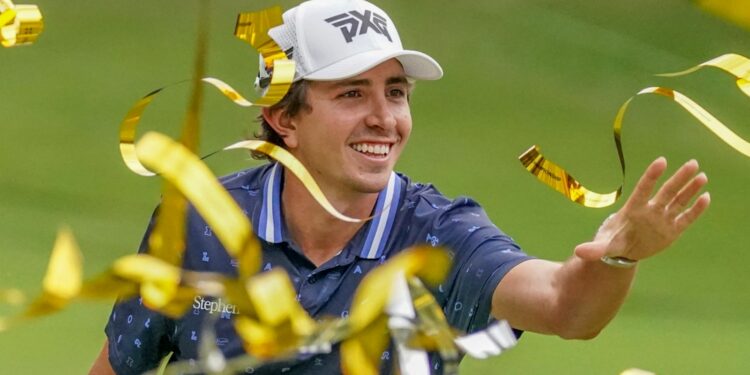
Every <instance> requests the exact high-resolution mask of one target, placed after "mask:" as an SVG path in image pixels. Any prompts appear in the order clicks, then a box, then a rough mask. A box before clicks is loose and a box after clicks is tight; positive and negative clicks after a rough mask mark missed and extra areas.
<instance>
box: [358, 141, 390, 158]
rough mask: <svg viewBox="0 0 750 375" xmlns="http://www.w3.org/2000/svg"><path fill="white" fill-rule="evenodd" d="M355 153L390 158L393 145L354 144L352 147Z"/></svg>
mask: <svg viewBox="0 0 750 375" xmlns="http://www.w3.org/2000/svg"><path fill="white" fill-rule="evenodd" d="M350 147H351V148H353V149H354V151H357V152H359V153H362V154H365V155H370V156H388V153H389V152H391V145H390V144H387V143H354V144H352V145H350Z"/></svg>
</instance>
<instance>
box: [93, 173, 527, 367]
mask: <svg viewBox="0 0 750 375" xmlns="http://www.w3.org/2000/svg"><path fill="white" fill-rule="evenodd" d="M283 175H284V173H283V167H282V166H281V165H279V164H277V163H270V164H266V165H264V166H261V167H257V168H253V169H248V170H245V171H241V172H238V173H236V174H233V175H230V176H227V177H224V178H222V179H221V182H222V184H223V185H224V187H225V188H226V189H227V191H229V193H230V194H231V196H232V197H233V198H234V199H235V200H236V201H237V203H238V204H239V206H240V207H241V208H242V209H243V210H244V212H245V213H246V215H247V216H248V218H249V219H250V220H251V221H252V223H253V229H254V230H255V231H256V234H257V235H258V236H259V237H260V239H261V244H262V252H263V261H262V270H263V271H267V270H270V269H274V268H282V269H284V270H285V271H286V272H287V273H288V274H289V277H290V279H291V280H292V283H293V284H294V286H295V288H296V291H297V299H298V300H299V302H300V304H301V305H302V306H303V307H304V309H305V310H306V311H307V312H308V314H310V316H312V317H313V318H323V317H346V316H347V315H348V314H349V309H350V307H351V302H352V298H353V296H354V293H355V291H356V289H357V287H358V286H359V283H360V281H361V280H362V278H363V277H364V276H365V275H366V274H367V273H368V272H369V271H370V270H372V269H373V268H374V267H377V266H378V265H379V264H381V263H383V262H384V261H386V260H387V259H388V258H390V257H392V256H394V255H395V254H397V253H399V252H400V251H402V250H404V249H406V248H408V247H410V246H413V245H417V244H425V243H428V244H430V245H432V246H443V247H445V248H447V249H449V254H450V256H451V258H452V259H453V267H452V270H451V272H450V274H449V275H448V277H447V278H446V280H445V281H444V282H443V283H442V284H440V286H439V287H438V288H436V290H434V291H433V293H434V295H435V298H436V299H437V301H438V303H440V305H441V306H442V307H443V310H444V312H445V314H446V317H447V318H448V321H449V322H450V324H451V325H452V326H453V327H455V328H457V329H458V330H459V331H463V332H467V333H470V332H474V331H477V330H480V329H483V328H484V327H486V326H487V324H488V322H489V321H490V319H491V316H490V309H491V300H492V299H491V297H492V293H493V291H494V290H495V287H496V286H497V285H498V283H499V282H500V279H501V278H502V277H503V276H504V275H505V274H506V273H507V272H508V271H509V270H510V269H511V268H512V267H514V266H515V265H517V264H519V263H521V262H523V261H524V260H527V259H530V257H529V256H527V255H526V254H524V253H523V252H522V251H521V250H520V248H519V247H518V245H516V243H515V242H514V241H513V240H512V239H511V238H510V237H508V236H507V235H505V234H504V233H503V232H501V231H500V230H499V229H498V228H497V227H496V226H495V225H494V224H492V222H491V221H490V220H489V218H488V217H487V215H486V213H485V212H484V210H483V209H482V208H481V207H480V206H479V205H478V204H477V203H476V202H475V201H473V200H471V199H470V198H466V197H459V198H457V199H455V200H450V199H448V198H446V197H445V196H443V195H442V194H441V193H440V192H438V190H437V189H436V188H435V187H433V186H432V185H423V184H419V183H414V182H412V181H411V180H410V179H409V178H408V177H406V176H404V175H401V174H397V173H392V175H391V177H390V179H389V181H388V185H387V186H386V187H385V189H383V191H381V192H380V193H379V196H378V199H377V203H376V207H375V209H374V211H373V212H374V213H380V212H382V214H381V215H378V216H376V217H375V218H374V219H373V220H370V221H369V222H367V223H366V224H365V225H363V226H362V228H361V229H360V230H359V231H358V232H357V233H356V234H355V236H354V237H353V238H352V239H351V241H349V243H348V244H347V245H346V247H345V248H343V249H341V251H340V252H339V253H338V254H337V255H336V256H334V257H333V258H332V259H330V260H329V261H328V262H326V263H325V264H322V265H321V266H319V267H316V266H315V265H314V264H313V263H312V262H311V261H310V260H308V259H307V258H306V257H305V255H304V254H303V253H302V251H301V249H299V247H298V246H297V245H296V244H295V243H294V241H293V240H292V239H290V238H289V235H288V233H289V232H288V230H287V228H286V223H285V221H284V218H283V212H282V205H281V188H282V186H283ZM152 224H153V222H152ZM147 233H148V232H147ZM147 235H148V234H147ZM146 242H147V241H146V240H145V239H144V241H143V244H142V246H141V248H142V249H141V251H143V250H144V248H145V246H146V245H145V244H146ZM183 267H184V268H185V269H188V270H193V271H211V272H221V273H225V274H229V275H236V269H237V262H236V261H235V260H233V259H232V258H231V257H230V256H229V255H228V254H227V252H226V250H225V249H224V248H223V246H222V245H221V243H220V242H219V241H218V239H217V238H216V237H215V236H214V234H213V232H212V230H211V228H210V227H209V226H208V225H207V224H206V222H205V221H204V220H203V218H201V217H200V215H199V214H198V213H197V212H196V211H195V210H194V209H192V208H191V209H190V211H189V213H188V220H187V238H186V252H185V256H184V264H183ZM236 312H237V309H236V307H235V306H233V305H231V304H230V303H227V301H224V300H222V299H214V298H210V297H205V298H204V297H202V296H198V297H196V298H195V300H194V301H193V306H192V309H191V310H189V311H188V312H187V313H186V314H185V315H184V316H183V317H181V318H180V319H176V320H175V319H170V318H167V317H165V316H162V315H160V314H158V313H156V312H153V311H151V310H149V309H148V308H146V307H144V306H143V305H142V302H141V300H140V298H137V297H136V298H132V299H129V300H124V301H120V302H118V303H117V304H115V307H114V309H113V311H112V314H111V316H110V319H109V321H108V324H107V327H106V330H105V331H106V334H107V337H108V339H109V356H110V363H111V364H112V367H113V369H114V370H115V372H117V373H118V374H140V373H142V372H144V371H147V370H150V369H152V368H155V367H156V366H157V365H158V363H159V361H160V359H161V358H162V357H164V356H165V355H166V354H167V353H169V352H170V351H171V352H174V354H173V356H172V360H186V359H195V358H197V357H198V343H199V342H200V340H201V335H202V323H203V321H204V320H205V319H206V318H207V316H209V315H211V316H212V318H215V319H216V320H215V335H216V337H215V340H216V344H217V346H218V347H219V348H220V349H221V350H222V351H223V353H224V354H225V355H226V356H227V357H234V356H238V355H240V354H243V353H244V350H243V348H242V344H241V340H240V339H239V338H238V337H237V335H236V332H235V331H234V327H233V325H232V319H231V318H232V315H233V314H235V313H236ZM381 360H382V368H383V373H390V369H391V367H392V365H393V363H392V361H393V360H394V357H393V355H392V353H391V352H390V350H387V351H385V352H383V354H382V357H381ZM431 367H432V368H433V373H436V374H440V373H442V368H441V362H440V359H439V357H437V356H436V355H431ZM245 372H246V373H254V374H277V373H289V374H308V373H325V374H335V373H340V372H341V370H340V360H339V350H338V345H336V346H334V347H333V350H332V352H331V353H328V354H317V355H308V356H305V357H301V358H298V359H297V360H295V361H287V362H281V363H274V364H270V365H267V366H264V367H261V368H247V369H245Z"/></svg>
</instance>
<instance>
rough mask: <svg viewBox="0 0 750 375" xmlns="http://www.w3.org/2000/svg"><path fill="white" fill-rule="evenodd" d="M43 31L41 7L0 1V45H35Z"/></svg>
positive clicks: (5, 0)
mask: <svg viewBox="0 0 750 375" xmlns="http://www.w3.org/2000/svg"><path fill="white" fill-rule="evenodd" d="M43 29H44V22H43V20H42V13H41V12H40V11H39V7H37V6H36V5H14V4H13V2H11V1H10V0H0V44H2V45H3V47H14V46H19V45H24V44H31V43H34V42H35V41H36V39H37V38H38V37H39V34H41V33H42V30H43Z"/></svg>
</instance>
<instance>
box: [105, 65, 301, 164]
mask: <svg viewBox="0 0 750 375" xmlns="http://www.w3.org/2000/svg"><path fill="white" fill-rule="evenodd" d="M276 69H277V70H276V74H274V75H273V76H272V77H271V86H270V87H269V89H268V91H267V92H266V94H265V95H264V96H263V97H261V98H260V99H259V100H258V101H256V102H255V103H253V102H250V101H249V100H247V99H245V97H243V96H242V95H241V94H240V93H239V92H237V90H235V89H234V88H233V87H232V86H230V85H229V84H227V83H225V82H224V81H222V80H220V79H217V78H213V77H205V78H202V79H201V81H202V82H205V83H208V84H210V85H211V86H213V87H215V88H216V89H218V90H219V92H220V93H221V94H222V95H223V96H224V97H226V98H227V99H229V100H231V101H232V102H233V103H235V104H237V105H238V106H241V107H251V106H258V107H267V106H271V105H274V104H276V103H277V102H278V101H279V100H281V99H282V98H283V97H284V95H286V92H287V91H288V90H289V85H290V84H291V82H292V79H293V78H294V61H291V60H284V61H278V62H277V68H276ZM171 86H172V85H170V86H164V87H161V88H158V89H156V90H154V91H152V92H150V93H148V94H147V95H146V96H144V97H143V98H141V99H140V100H138V101H137V102H136V103H135V104H134V105H133V107H131V108H130V110H128V113H127V114H126V115H125V119H124V120H123V121H122V123H120V131H119V143H120V156H121V157H122V160H123V161H124V162H125V165H126V166H127V167H128V169H130V170H131V171H132V172H134V173H136V174H138V175H140V176H144V177H149V176H153V175H154V172H153V171H149V170H148V168H146V167H144V166H143V164H141V162H140V161H138V157H137V155H136V152H135V138H136V132H137V129H138V125H139V124H140V122H141V118H142V117H143V112H144V111H145V110H146V107H148V105H149V104H151V102H152V101H153V100H154V98H155V97H156V95H157V94H159V93H160V92H162V91H163V90H165V89H167V88H169V87H171Z"/></svg>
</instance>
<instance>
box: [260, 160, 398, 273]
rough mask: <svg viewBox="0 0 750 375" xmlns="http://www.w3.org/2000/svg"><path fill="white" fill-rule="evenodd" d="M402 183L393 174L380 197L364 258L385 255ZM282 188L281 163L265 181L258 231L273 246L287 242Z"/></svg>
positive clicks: (376, 205) (365, 246)
mask: <svg viewBox="0 0 750 375" xmlns="http://www.w3.org/2000/svg"><path fill="white" fill-rule="evenodd" d="M400 182H401V179H400V178H399V177H398V175H396V173H395V172H391V176H390V178H389V179H388V185H386V187H385V188H384V189H383V190H381V191H380V193H378V200H377V202H376V203H375V217H374V218H373V219H372V220H371V221H370V223H369V227H368V229H367V236H366V237H365V242H364V244H363V245H362V246H361V248H360V249H359V250H358V251H359V254H358V255H359V256H360V257H361V258H366V259H378V258H380V257H381V256H382V255H383V252H384V250H385V245H386V243H387V242H388V238H389V236H390V234H391V229H392V227H393V222H394V220H395V218H396V212H397V211H398V204H399V199H400V197H401V183H400ZM282 184H283V168H282V167H281V165H280V164H279V163H274V165H273V167H271V170H270V172H269V173H267V174H266V176H265V179H264V181H263V203H262V205H261V210H260V218H259V220H258V228H257V230H256V232H257V233H258V236H259V237H260V238H262V239H263V240H265V241H266V242H270V243H280V242H283V241H284V236H285V233H284V231H283V229H284V228H283V226H282V222H283V221H282V217H281V185H282Z"/></svg>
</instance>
